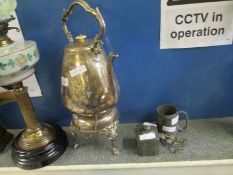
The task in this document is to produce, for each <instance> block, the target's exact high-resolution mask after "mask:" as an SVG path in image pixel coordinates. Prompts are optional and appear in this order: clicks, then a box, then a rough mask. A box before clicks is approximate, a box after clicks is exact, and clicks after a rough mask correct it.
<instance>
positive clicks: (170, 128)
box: [162, 126, 176, 132]
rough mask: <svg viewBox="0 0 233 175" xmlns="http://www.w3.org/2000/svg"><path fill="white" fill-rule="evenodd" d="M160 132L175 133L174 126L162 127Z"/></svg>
mask: <svg viewBox="0 0 233 175" xmlns="http://www.w3.org/2000/svg"><path fill="white" fill-rule="evenodd" d="M162 130H163V131H167V132H175V131H176V126H174V127H168V126H163V128H162Z"/></svg>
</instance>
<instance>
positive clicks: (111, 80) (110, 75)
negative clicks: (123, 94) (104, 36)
mask: <svg viewBox="0 0 233 175" xmlns="http://www.w3.org/2000/svg"><path fill="white" fill-rule="evenodd" d="M117 57H118V55H117V54H115V53H113V52H111V53H110V54H109V56H108V65H107V71H108V82H109V84H110V87H111V88H112V92H113V95H114V96H116V93H117V92H116V89H115V88H114V86H115V84H114V83H115V77H114V73H113V61H114V60H115V58H117Z"/></svg>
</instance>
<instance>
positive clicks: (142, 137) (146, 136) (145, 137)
mask: <svg viewBox="0 0 233 175" xmlns="http://www.w3.org/2000/svg"><path fill="white" fill-rule="evenodd" d="M155 138H156V136H155V133H151V132H150V133H148V134H142V135H140V136H139V139H140V140H151V139H155Z"/></svg>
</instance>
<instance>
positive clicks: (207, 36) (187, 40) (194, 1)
mask: <svg viewBox="0 0 233 175" xmlns="http://www.w3.org/2000/svg"><path fill="white" fill-rule="evenodd" d="M232 41H233V0H161V28H160V48H161V49H168V48H190V47H207V46H216V45H227V44H232Z"/></svg>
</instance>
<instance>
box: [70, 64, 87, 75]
mask: <svg viewBox="0 0 233 175" xmlns="http://www.w3.org/2000/svg"><path fill="white" fill-rule="evenodd" d="M86 71H87V68H86V66H85V65H81V66H78V67H76V68H74V69H72V70H70V76H71V77H75V76H77V75H80V74H81V73H83V72H86Z"/></svg>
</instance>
